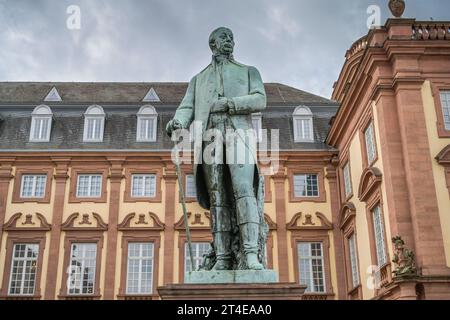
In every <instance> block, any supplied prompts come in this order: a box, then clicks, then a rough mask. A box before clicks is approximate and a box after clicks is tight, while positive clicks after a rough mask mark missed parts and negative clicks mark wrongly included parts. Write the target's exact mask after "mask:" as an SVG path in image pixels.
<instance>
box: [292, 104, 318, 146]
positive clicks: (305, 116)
mask: <svg viewBox="0 0 450 320" xmlns="http://www.w3.org/2000/svg"><path fill="white" fill-rule="evenodd" d="M292 117H293V121H294V141H295V142H314V131H313V114H312V112H311V110H310V109H309V108H308V107H305V106H300V107H297V108H296V109H295V111H294V114H293V116H292Z"/></svg>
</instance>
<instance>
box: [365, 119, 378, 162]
mask: <svg viewBox="0 0 450 320" xmlns="http://www.w3.org/2000/svg"><path fill="white" fill-rule="evenodd" d="M364 141H365V142H366V154H367V162H368V163H369V165H370V164H371V163H372V162H373V161H374V160H375V158H376V156H377V150H376V142H375V130H374V126H373V121H371V122H370V123H369V125H368V126H367V128H366V130H364Z"/></svg>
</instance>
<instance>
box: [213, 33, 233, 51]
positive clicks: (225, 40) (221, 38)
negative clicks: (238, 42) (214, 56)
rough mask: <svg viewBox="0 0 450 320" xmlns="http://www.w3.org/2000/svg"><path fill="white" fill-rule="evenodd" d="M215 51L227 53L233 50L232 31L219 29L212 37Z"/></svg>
mask: <svg viewBox="0 0 450 320" xmlns="http://www.w3.org/2000/svg"><path fill="white" fill-rule="evenodd" d="M214 44H215V51H216V52H217V53H220V54H225V55H229V54H231V53H233V50H234V40H233V33H232V32H231V30H229V29H225V28H223V29H220V30H218V32H217V33H216V34H215V37H214Z"/></svg>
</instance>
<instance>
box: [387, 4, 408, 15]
mask: <svg viewBox="0 0 450 320" xmlns="http://www.w3.org/2000/svg"><path fill="white" fill-rule="evenodd" d="M405 7H406V5H405V1H404V0H390V1H389V9H390V10H391V12H392V15H393V16H394V17H396V18H401V16H402V14H403V12H405Z"/></svg>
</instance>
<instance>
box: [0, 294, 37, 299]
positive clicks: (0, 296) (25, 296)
mask: <svg viewBox="0 0 450 320" xmlns="http://www.w3.org/2000/svg"><path fill="white" fill-rule="evenodd" d="M0 299H3V300H41V295H0Z"/></svg>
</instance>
